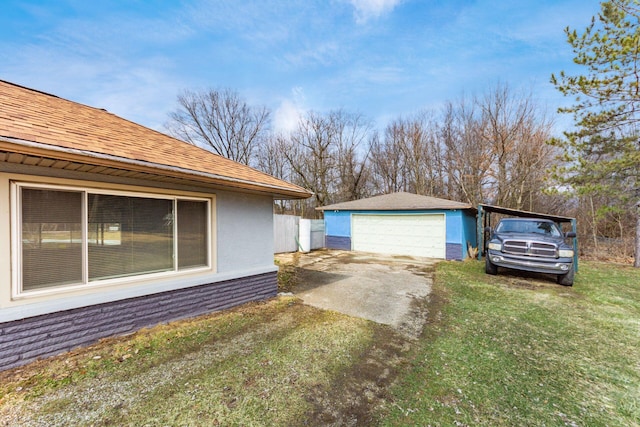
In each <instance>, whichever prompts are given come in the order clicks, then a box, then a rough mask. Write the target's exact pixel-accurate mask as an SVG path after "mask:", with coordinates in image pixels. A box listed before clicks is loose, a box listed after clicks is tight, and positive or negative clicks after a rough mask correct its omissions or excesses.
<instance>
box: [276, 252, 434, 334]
mask: <svg viewBox="0 0 640 427" xmlns="http://www.w3.org/2000/svg"><path fill="white" fill-rule="evenodd" d="M277 258H278V259H280V261H281V262H293V260H295V259H296V258H297V267H298V269H297V278H298V285H297V286H296V288H295V289H294V293H295V295H296V296H298V297H299V298H301V299H302V300H303V301H304V303H305V304H309V305H312V306H314V307H318V308H322V309H327V310H335V311H338V312H341V313H344V314H347V315H350V316H356V317H361V318H364V319H368V320H372V321H374V322H378V323H382V324H385V325H390V326H392V327H393V328H395V329H397V330H398V331H400V332H401V333H403V334H404V335H406V336H407V337H409V338H417V337H418V336H419V335H420V333H421V331H422V328H423V326H424V323H425V321H426V318H427V302H428V296H429V293H430V291H431V284H432V278H433V270H434V266H435V264H436V263H437V262H438V260H434V259H428V258H414V257H407V256H391V255H387V256H385V255H379V254H370V253H363V252H350V251H335V250H322V251H313V252H310V253H308V254H296V255H293V254H282V255H278V256H277Z"/></svg>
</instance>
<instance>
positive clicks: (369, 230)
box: [351, 214, 446, 258]
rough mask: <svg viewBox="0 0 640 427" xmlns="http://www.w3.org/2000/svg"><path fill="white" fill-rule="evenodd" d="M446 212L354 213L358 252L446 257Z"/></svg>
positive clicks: (354, 240) (353, 239)
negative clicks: (417, 213)
mask: <svg viewBox="0 0 640 427" xmlns="http://www.w3.org/2000/svg"><path fill="white" fill-rule="evenodd" d="M445 242H446V227H445V218H444V214H433V215H357V214H354V215H353V216H352V223H351V248H352V249H353V250H354V251H363V252H376V253H385V254H394V255H412V256H420V257H430V258H445V257H446V243H445Z"/></svg>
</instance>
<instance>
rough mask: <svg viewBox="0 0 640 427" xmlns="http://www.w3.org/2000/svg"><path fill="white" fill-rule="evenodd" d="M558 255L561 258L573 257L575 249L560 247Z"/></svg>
mask: <svg viewBox="0 0 640 427" xmlns="http://www.w3.org/2000/svg"><path fill="white" fill-rule="evenodd" d="M558 256H559V257H560V258H573V250H572V249H560V250H559V251H558Z"/></svg>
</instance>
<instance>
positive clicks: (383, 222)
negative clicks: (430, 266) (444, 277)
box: [318, 192, 476, 260]
mask: <svg viewBox="0 0 640 427" xmlns="http://www.w3.org/2000/svg"><path fill="white" fill-rule="evenodd" d="M318 209H319V210H322V211H324V221H325V246H326V247H327V248H329V249H344V250H354V251H362V252H375V253H385V254H393V255H410V256H418V257H429V258H441V259H456V260H461V259H464V258H465V257H466V256H467V244H469V245H471V246H473V247H476V230H475V216H476V209H475V208H473V206H471V205H469V204H466V203H460V202H454V201H451V200H446V199H439V198H436V197H429V196H420V195H417V194H411V193H404V192H400V193H392V194H386V195H383V196H376V197H371V198H368V199H361V200H355V201H352V202H344V203H337V204H334V205H329V206H323V207H321V208H318Z"/></svg>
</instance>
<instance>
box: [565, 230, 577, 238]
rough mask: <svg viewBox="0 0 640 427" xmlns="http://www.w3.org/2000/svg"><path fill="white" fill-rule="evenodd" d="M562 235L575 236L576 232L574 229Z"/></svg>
mask: <svg viewBox="0 0 640 427" xmlns="http://www.w3.org/2000/svg"><path fill="white" fill-rule="evenodd" d="M564 237H576V232H575V231H569V232H567V233H564Z"/></svg>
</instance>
